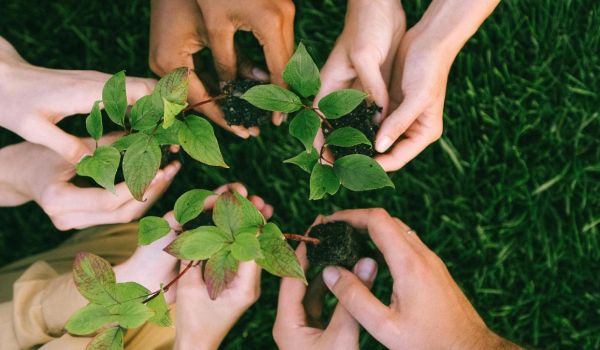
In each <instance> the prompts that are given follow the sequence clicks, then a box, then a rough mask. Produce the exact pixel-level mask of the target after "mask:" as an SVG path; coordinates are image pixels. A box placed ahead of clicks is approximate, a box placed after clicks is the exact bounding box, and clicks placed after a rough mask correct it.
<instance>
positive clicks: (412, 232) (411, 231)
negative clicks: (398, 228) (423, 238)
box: [406, 228, 417, 235]
mask: <svg viewBox="0 0 600 350" xmlns="http://www.w3.org/2000/svg"><path fill="white" fill-rule="evenodd" d="M406 234H408V235H410V234H417V232H415V230H413V229H412V228H411V229H410V230H408V231H406Z"/></svg>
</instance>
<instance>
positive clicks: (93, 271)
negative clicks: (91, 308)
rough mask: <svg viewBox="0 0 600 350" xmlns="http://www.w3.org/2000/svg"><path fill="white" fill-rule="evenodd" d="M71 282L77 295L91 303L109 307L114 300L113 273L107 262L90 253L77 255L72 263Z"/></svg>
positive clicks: (114, 285) (114, 283)
mask: <svg viewBox="0 0 600 350" xmlns="http://www.w3.org/2000/svg"><path fill="white" fill-rule="evenodd" d="M73 281H74V282H75V285H76V286H77V290H79V293H81V295H83V296H84V297H85V298H86V299H87V300H89V301H90V302H92V303H96V304H100V305H111V304H114V303H115V302H117V300H116V294H115V293H116V278H115V273H114V272H113V270H112V267H111V266H110V264H109V263H108V261H106V260H104V259H102V258H101V257H99V256H97V255H94V254H91V253H78V254H77V256H76V257H75V261H74V262H73Z"/></svg>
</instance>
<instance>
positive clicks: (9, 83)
mask: <svg viewBox="0 0 600 350" xmlns="http://www.w3.org/2000/svg"><path fill="white" fill-rule="evenodd" d="M109 78H110V75H108V74H104V73H100V72H95V71H75V70H59V69H47V68H43V67H36V66H33V65H31V64H29V63H27V62H26V61H25V60H24V59H23V58H22V57H21V56H20V55H19V54H18V53H17V51H16V50H15V49H14V47H13V46H12V45H11V44H10V43H9V42H8V41H6V40H5V39H4V38H2V37H0V82H1V83H0V106H2V111H0V127H3V128H6V129H8V130H10V131H12V132H14V133H16V134H17V135H19V136H21V137H22V138H24V139H25V140H27V141H29V142H32V143H36V144H39V145H42V146H45V147H47V148H49V149H51V150H54V151H55V152H56V153H57V154H59V155H60V156H61V157H63V158H64V159H65V160H66V161H68V162H69V163H71V164H76V163H77V162H79V160H81V158H83V157H84V156H85V155H91V154H92V152H93V149H92V148H90V146H89V144H86V143H85V142H83V141H82V140H81V139H80V138H78V137H75V136H73V135H70V134H68V133H66V132H64V131H63V130H61V129H60V128H59V127H58V126H56V124H57V123H58V122H60V121H61V120H62V119H64V118H66V117H68V116H71V115H75V114H88V113H89V112H90V111H91V109H92V105H93V104H94V102H95V101H97V100H101V99H102V88H103V87H104V83H105V82H106V81H107V80H108V79H109ZM155 84H156V81H155V80H153V79H142V78H130V77H128V78H127V80H126V86H127V98H128V103H129V104H130V105H132V104H133V103H135V101H136V100H137V99H139V98H141V97H143V96H145V95H148V94H150V93H151V92H152V89H153V88H154V85H155Z"/></svg>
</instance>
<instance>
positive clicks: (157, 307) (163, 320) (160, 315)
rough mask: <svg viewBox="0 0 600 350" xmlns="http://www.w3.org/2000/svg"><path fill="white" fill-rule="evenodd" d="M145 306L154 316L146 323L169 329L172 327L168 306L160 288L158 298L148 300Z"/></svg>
mask: <svg viewBox="0 0 600 350" xmlns="http://www.w3.org/2000/svg"><path fill="white" fill-rule="evenodd" d="M146 305H148V307H149V308H150V310H152V311H153V312H154V316H152V317H151V318H150V319H149V320H148V322H150V323H154V324H155V325H157V326H160V327H171V326H173V321H172V320H171V316H170V314H169V306H168V305H167V300H166V299H165V293H164V291H163V289H162V286H161V287H160V293H158V296H156V297H155V298H153V299H152V300H150V301H149V302H148V303H147V304H146Z"/></svg>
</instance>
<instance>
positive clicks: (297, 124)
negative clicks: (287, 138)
mask: <svg viewBox="0 0 600 350" xmlns="http://www.w3.org/2000/svg"><path fill="white" fill-rule="evenodd" d="M320 126H321V120H320V119H319V116H317V113H315V111H313V110H310V109H303V110H302V111H300V112H299V113H298V114H297V115H296V116H295V117H294V118H293V119H292V121H291V122H290V135H292V136H294V137H295V138H297V139H298V140H300V142H302V144H303V145H304V147H305V148H306V152H310V151H312V149H313V142H314V141H315V136H317V131H319V127H320Z"/></svg>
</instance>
